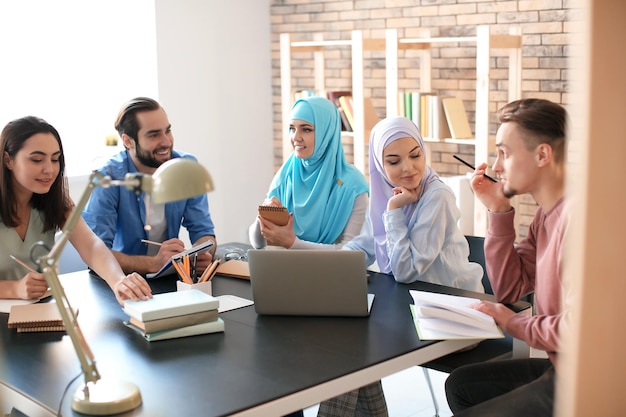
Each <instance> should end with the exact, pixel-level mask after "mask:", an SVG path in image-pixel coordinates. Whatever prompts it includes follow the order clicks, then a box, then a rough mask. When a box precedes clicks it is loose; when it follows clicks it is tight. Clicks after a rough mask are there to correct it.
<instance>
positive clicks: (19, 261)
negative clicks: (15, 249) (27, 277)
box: [9, 255, 37, 273]
mask: <svg viewBox="0 0 626 417" xmlns="http://www.w3.org/2000/svg"><path fill="white" fill-rule="evenodd" d="M9 257H10V258H11V259H13V260H14V261H15V262H17V263H18V264H20V265H22V266H23V267H24V268H26V269H27V270H28V271H30V272H35V273H37V271H35V269H34V268H32V267H31V266H30V265H28V264H27V263H26V262H24V261H22V260H21V259H17V258H16V257H15V256H13V255H9Z"/></svg>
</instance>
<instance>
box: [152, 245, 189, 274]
mask: <svg viewBox="0 0 626 417" xmlns="http://www.w3.org/2000/svg"><path fill="white" fill-rule="evenodd" d="M184 250H185V244H184V243H183V241H182V240H180V239H176V238H174V239H168V240H166V241H165V242H163V244H161V246H160V247H159V252H158V253H157V254H156V255H155V256H154V265H153V267H152V270H153V272H156V271H158V270H159V269H161V267H162V266H163V265H165V264H166V263H167V262H168V261H169V260H170V258H171V257H172V256H174V255H176V254H177V253H180V252H182V251H184Z"/></svg>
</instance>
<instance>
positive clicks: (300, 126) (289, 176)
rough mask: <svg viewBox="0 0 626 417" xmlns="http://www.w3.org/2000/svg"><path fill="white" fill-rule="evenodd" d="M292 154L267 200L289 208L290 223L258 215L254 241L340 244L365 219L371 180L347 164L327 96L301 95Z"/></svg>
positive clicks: (252, 233) (314, 245) (337, 119)
mask: <svg viewBox="0 0 626 417" xmlns="http://www.w3.org/2000/svg"><path fill="white" fill-rule="evenodd" d="M289 132H290V134H291V145H292V146H293V153H292V154H291V155H290V156H289V158H288V159H287V161H285V163H284V164H283V166H282V167H281V168H280V170H279V171H278V172H277V173H276V175H275V176H274V179H273V180H272V183H271V185H270V189H269V191H268V193H267V199H266V200H265V201H264V203H263V204H264V205H269V206H276V207H286V208H287V210H288V212H289V213H290V216H289V222H288V223H287V225H285V226H279V225H277V224H275V223H272V222H271V221H269V220H266V219H263V218H262V217H257V219H256V220H255V222H254V223H253V224H252V225H251V226H250V228H249V236H250V244H251V245H252V246H253V247H255V248H257V249H258V248H262V247H265V246H266V245H267V244H270V245H273V246H282V247H284V248H287V249H337V248H340V247H341V246H342V245H343V244H344V243H345V242H347V241H349V240H350V239H352V237H354V236H355V235H356V234H357V233H358V232H359V230H360V229H361V226H362V224H363V220H364V219H365V212H366V210H367V201H368V197H367V194H368V188H369V187H368V185H367V181H366V180H365V177H364V176H363V174H362V173H361V172H360V171H359V170H357V169H356V168H355V167H354V165H351V164H348V163H347V162H346V158H345V156H344V153H343V147H342V146H341V117H340V116H339V111H338V110H337V106H335V105H334V104H333V103H331V102H330V101H329V100H327V99H325V98H323V97H308V98H304V99H300V100H298V101H296V102H295V103H294V105H293V106H292V108H291V122H290V126H289Z"/></svg>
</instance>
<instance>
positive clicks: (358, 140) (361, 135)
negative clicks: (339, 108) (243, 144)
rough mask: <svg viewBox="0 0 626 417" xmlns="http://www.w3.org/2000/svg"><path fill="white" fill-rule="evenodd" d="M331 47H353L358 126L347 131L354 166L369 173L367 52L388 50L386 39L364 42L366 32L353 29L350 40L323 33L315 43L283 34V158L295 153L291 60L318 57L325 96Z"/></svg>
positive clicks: (317, 77) (317, 69) (317, 76)
mask: <svg viewBox="0 0 626 417" xmlns="http://www.w3.org/2000/svg"><path fill="white" fill-rule="evenodd" d="M329 48H350V49H351V55H352V57H351V61H352V107H353V112H354V126H352V130H353V131H352V132H349V133H348V132H344V135H345V136H348V140H349V141H352V146H353V152H354V154H353V155H354V156H353V157H354V165H355V166H356V167H357V168H358V169H359V170H360V171H361V172H363V173H365V174H366V163H367V155H366V152H365V149H366V143H367V140H368V137H367V135H368V134H369V132H366V129H365V105H364V94H363V51H364V50H381V51H384V50H385V40H384V39H364V38H363V32H362V31H360V30H353V31H352V32H351V38H350V39H348V40H324V37H323V34H321V33H317V34H314V35H313V40H311V41H294V40H292V37H291V35H290V34H289V33H282V34H280V83H281V115H282V134H283V138H282V145H283V146H282V155H283V160H286V159H287V158H288V157H289V155H290V154H291V144H290V143H289V136H288V133H287V132H288V129H289V115H290V110H291V105H292V104H293V101H294V93H295V90H294V86H293V85H292V75H291V60H292V56H293V55H294V54H298V53H311V52H312V53H313V55H314V58H313V60H314V69H313V72H314V79H315V86H314V90H315V91H316V93H317V94H318V95H323V96H325V92H326V86H325V76H324V69H325V68H324V51H325V50H328V49H329Z"/></svg>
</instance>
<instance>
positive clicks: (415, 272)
mask: <svg viewBox="0 0 626 417" xmlns="http://www.w3.org/2000/svg"><path fill="white" fill-rule="evenodd" d="M369 163H370V205H369V212H368V215H367V216H366V219H365V224H364V225H363V228H362V229H361V233H360V235H359V236H357V237H355V238H354V239H352V240H351V241H350V242H348V243H347V244H346V245H345V246H344V248H343V249H352V250H355V249H357V250H363V251H365V252H366V254H367V257H368V264H372V263H373V262H374V261H376V262H377V263H378V266H379V267H380V270H381V272H384V273H386V274H392V275H393V276H394V277H395V279H396V281H398V282H404V283H410V282H414V281H418V280H419V281H424V282H432V283H435V284H443V285H447V286H450V287H456V288H462V289H465V290H471V291H479V292H484V289H483V286H482V283H481V279H482V276H483V271H482V268H481V266H480V265H478V264H476V263H471V262H469V261H468V259H467V258H468V256H469V245H468V243H467V240H466V239H465V237H464V236H463V233H461V231H460V229H459V228H458V221H459V218H460V213H459V210H458V208H457V206H456V200H455V197H454V193H453V192H452V190H451V189H450V187H448V186H447V185H445V184H444V183H443V182H442V181H441V180H440V179H439V176H438V175H437V173H436V172H435V170H433V169H432V168H431V167H430V166H429V165H428V164H427V163H426V154H425V152H424V142H423V140H422V136H421V135H420V133H419V130H418V129H417V126H415V123H413V122H412V121H411V120H409V119H407V118H405V117H391V118H387V119H384V120H382V121H380V122H379V123H378V124H377V125H376V126H374V129H372V133H371V135H370V157H369Z"/></svg>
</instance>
